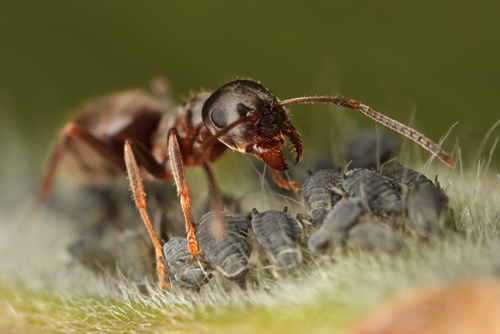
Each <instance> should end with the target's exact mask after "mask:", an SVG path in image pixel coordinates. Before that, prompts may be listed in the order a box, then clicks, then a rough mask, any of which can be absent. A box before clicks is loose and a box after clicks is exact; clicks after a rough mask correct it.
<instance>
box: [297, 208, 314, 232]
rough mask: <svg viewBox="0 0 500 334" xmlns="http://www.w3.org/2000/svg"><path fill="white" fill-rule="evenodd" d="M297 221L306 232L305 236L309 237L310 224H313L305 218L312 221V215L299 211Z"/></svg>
mask: <svg viewBox="0 0 500 334" xmlns="http://www.w3.org/2000/svg"><path fill="white" fill-rule="evenodd" d="M296 217H297V221H298V223H299V226H300V227H301V229H302V231H303V232H304V236H305V237H306V238H309V228H308V227H309V226H311V224H310V223H307V222H305V221H304V220H307V221H311V216H309V215H305V214H303V213H297V216H296Z"/></svg>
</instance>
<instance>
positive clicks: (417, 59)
mask: <svg viewBox="0 0 500 334" xmlns="http://www.w3.org/2000/svg"><path fill="white" fill-rule="evenodd" d="M499 17H500V2H498V1H456V0H455V1H329V2H326V1H307V2H306V1H281V2H271V1H252V2H236V1H210V2H209V1H204V2H202V1H183V2H181V1H178V2H169V1H140V2H139V1H128V0H127V1H123V0H121V1H117V0H113V1H103V0H98V1H97V0H86V1H53V0H44V1H17V0H16V1H2V2H1V4H0V50H1V51H0V113H1V116H0V120H2V123H3V124H4V125H5V124H8V127H7V128H8V129H9V130H11V131H13V132H15V133H20V134H21V136H22V138H24V140H25V141H26V143H27V144H28V146H29V147H30V148H31V149H32V152H33V159H34V160H33V161H34V166H36V167H35V168H37V169H39V168H40V167H41V163H42V162H43V161H44V160H45V159H46V156H47V154H48V151H49V147H50V145H51V143H52V141H53V139H54V138H55V135H56V133H57V131H58V130H59V129H60V128H61V127H62V125H63V124H64V123H65V122H67V121H68V119H70V114H71V112H72V111H74V110H75V109H77V108H78V106H80V105H81V104H82V103H83V102H85V101H86V100H88V99H89V98H92V97H96V96H100V95H103V94H107V93H110V92H114V91H118V90H125V89H129V88H133V87H141V86H145V85H147V83H148V82H149V80H150V79H152V78H153V77H155V76H158V75H163V76H165V77H167V78H168V79H169V80H170V81H171V83H172V85H173V87H174V89H175V94H176V95H177V96H187V95H188V94H189V91H198V90H199V89H200V88H205V89H210V90H212V89H216V88H217V87H219V86H220V85H222V84H224V83H226V82H227V81H229V80H231V79H233V78H236V77H247V78H253V79H255V80H259V81H260V82H261V83H263V84H264V85H266V86H267V87H269V88H270V89H271V90H273V91H274V93H275V94H276V95H277V96H278V97H279V98H280V99H286V98H291V97H297V96H304V95H315V94H329V95H340V96H344V97H349V98H353V99H356V100H358V101H361V102H362V103H365V104H367V105H369V106H371V107H372V108H373V109H375V110H377V111H380V112H382V113H385V114H386V115H388V116H390V117H393V118H395V119H397V120H399V121H401V122H404V123H408V122H409V120H410V118H411V113H412V111H413V110H416V115H415V122H414V123H412V125H413V126H415V127H416V128H417V129H418V130H419V131H421V132H423V133H425V134H426V135H428V136H429V137H430V138H431V139H433V140H435V141H438V140H439V139H440V138H441V137H443V136H444V135H445V134H446V132H447V131H448V129H449V128H450V126H451V125H452V124H454V123H455V122H459V124H458V125H457V127H455V128H454V130H453V132H452V134H451V137H450V138H449V139H448V140H447V141H446V142H445V144H444V147H445V148H446V149H447V150H450V151H451V150H453V149H454V147H455V144H456V139H457V138H458V141H459V143H460V146H461V148H462V150H463V151H465V152H471V148H474V147H477V143H478V142H480V141H481V140H482V138H483V137H484V133H485V132H486V131H487V130H488V129H489V127H491V125H492V124H493V123H494V122H496V121H497V119H499V118H500V112H499V110H500V108H499V106H498V105H497V101H496V95H497V94H498V92H499V88H500V61H499V60H500V38H499V34H500V19H499ZM291 109H292V113H293V115H294V118H293V123H294V125H295V127H296V128H298V129H299V131H301V133H302V134H303V136H304V137H305V145H306V157H305V158H307V154H308V152H310V151H314V150H316V149H319V148H321V147H326V146H327V145H328V144H329V142H330V139H331V137H332V132H334V131H336V129H342V128H343V127H344V124H338V123H339V122H341V123H342V122H344V121H345V120H346V119H347V120H348V121H346V122H352V123H354V124H356V123H358V124H360V125H362V126H371V127H373V123H372V121H371V120H368V119H366V120H365V119H364V117H363V116H361V115H355V114H353V115H349V116H347V117H345V118H344V117H343V118H338V117H337V118H336V117H334V116H330V115H331V114H332V113H337V111H338V110H340V108H337V109H329V108H328V107H325V106H294V107H293V108H291ZM332 110H333V111H332ZM334 122H337V123H334ZM1 128H2V129H5V128H6V127H5V126H2V127H1ZM496 133H498V130H497V131H496Z"/></svg>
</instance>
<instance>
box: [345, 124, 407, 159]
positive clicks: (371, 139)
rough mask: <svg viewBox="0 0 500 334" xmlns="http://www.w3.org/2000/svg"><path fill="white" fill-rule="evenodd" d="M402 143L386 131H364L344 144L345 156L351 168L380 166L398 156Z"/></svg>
mask: <svg viewBox="0 0 500 334" xmlns="http://www.w3.org/2000/svg"><path fill="white" fill-rule="evenodd" d="M399 147H400V143H399V141H397V140H396V139H395V138H394V137H393V136H390V135H388V134H386V133H384V132H382V131H381V132H376V131H363V132H360V133H358V134H357V135H356V136H354V137H352V138H351V139H349V140H348V141H347V142H346V143H345V145H344V158H345V161H346V162H348V163H349V167H350V168H363V167H364V168H378V167H379V166H380V165H381V164H383V163H385V162H387V161H389V160H391V159H392V158H393V157H395V156H397V154H398V152H399Z"/></svg>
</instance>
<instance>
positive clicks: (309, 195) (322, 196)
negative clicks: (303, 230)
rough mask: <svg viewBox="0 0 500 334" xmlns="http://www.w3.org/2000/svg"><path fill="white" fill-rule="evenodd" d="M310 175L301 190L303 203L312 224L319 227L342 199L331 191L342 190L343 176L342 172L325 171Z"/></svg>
mask: <svg viewBox="0 0 500 334" xmlns="http://www.w3.org/2000/svg"><path fill="white" fill-rule="evenodd" d="M309 175H310V176H309V178H307V179H306V180H305V181H304V183H302V186H301V188H300V190H301V195H302V201H303V203H304V206H305V207H306V210H307V211H308V213H309V216H310V220H311V221H312V223H313V224H315V225H317V226H319V225H320V224H321V223H323V220H324V219H325V217H326V215H327V214H328V212H330V210H331V209H332V207H334V206H335V204H337V202H339V201H340V200H341V199H342V197H341V196H340V195H339V194H337V193H335V192H333V191H332V190H331V189H330V188H331V187H335V188H338V189H342V174H341V173H340V170H333V169H324V170H320V171H318V172H316V173H314V174H313V173H312V172H310V173H309ZM299 217H300V218H302V216H299ZM308 220H309V219H308Z"/></svg>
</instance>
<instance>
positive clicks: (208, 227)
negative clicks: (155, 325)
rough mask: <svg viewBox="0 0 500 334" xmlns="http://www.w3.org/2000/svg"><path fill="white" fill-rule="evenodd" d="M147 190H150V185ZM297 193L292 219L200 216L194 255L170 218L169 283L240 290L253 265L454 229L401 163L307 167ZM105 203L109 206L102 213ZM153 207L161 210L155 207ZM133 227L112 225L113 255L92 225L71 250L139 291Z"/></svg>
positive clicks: (279, 264) (391, 244)
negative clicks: (224, 284) (297, 209)
mask: <svg viewBox="0 0 500 334" xmlns="http://www.w3.org/2000/svg"><path fill="white" fill-rule="evenodd" d="M366 162H367V163H368V160H367V161H366ZM148 190H150V193H151V194H153V191H152V190H154V187H151V186H149V188H148ZM117 193H118V192H117V191H115V194H114V195H115V196H116V195H117ZM300 195H301V197H302V200H303V207H302V213H299V214H297V220H296V219H295V218H294V217H292V216H291V215H290V214H288V209H287V208H286V207H285V208H284V209H283V210H282V211H277V210H269V211H263V212H259V211H258V210H257V209H255V208H254V209H253V210H252V212H251V213H250V212H249V213H238V212H241V209H240V208H239V205H238V203H237V202H235V201H234V200H233V201H230V200H227V201H229V202H230V204H229V205H227V204H226V206H227V207H229V208H230V210H231V212H232V214H229V213H228V212H222V213H221V215H222V217H223V222H224V229H223V233H217V228H216V219H217V215H216V213H215V212H208V213H206V214H204V215H203V216H201V218H200V219H198V220H197V221H196V222H195V223H194V230H195V233H196V236H197V240H198V244H199V245H200V247H201V249H203V253H202V256H200V257H199V258H193V257H192V255H191V253H190V251H189V248H188V242H187V240H186V238H185V236H180V235H182V231H180V230H179V229H177V230H176V229H175V227H176V226H177V227H179V226H182V225H181V222H179V221H178V222H175V221H169V226H170V227H171V229H170V230H169V231H167V233H166V234H164V235H165V238H168V239H169V240H168V242H166V243H164V245H163V253H164V260H163V261H164V262H163V265H164V267H165V277H166V281H167V282H172V283H174V284H176V285H179V286H180V287H182V288H183V289H187V290H191V291H199V290H200V288H201V287H202V286H203V285H205V284H207V283H208V282H209V281H210V279H212V278H213V277H214V276H219V277H220V278H221V279H227V280H230V281H233V282H235V283H236V284H237V285H239V286H240V287H243V288H244V287H245V286H246V282H247V278H248V277H249V275H250V274H251V272H252V270H253V269H259V270H262V269H263V268H268V269H269V270H270V272H271V273H272V274H273V275H274V276H275V277H277V278H283V277H287V276H289V275H290V274H293V273H294V272H295V271H296V270H297V269H298V268H300V267H303V268H306V267H307V264H303V263H302V262H303V257H302V254H303V253H304V252H305V253H309V252H310V253H312V254H313V255H316V256H325V255H326V256H328V257H330V256H335V252H338V251H340V250H341V249H345V248H358V249H362V250H366V251H383V252H396V251H398V250H400V249H401V248H402V247H403V246H404V238H405V235H409V234H413V235H414V236H416V237H417V238H418V239H420V240H426V239H428V238H430V237H431V236H433V235H438V234H439V233H441V232H442V231H444V230H445V229H446V228H449V229H452V228H453V224H454V222H453V214H452V213H451V212H450V211H451V209H450V208H449V207H448V206H447V203H448V198H447V196H446V195H445V194H444V193H443V191H442V189H441V188H440V186H439V183H438V182H437V180H436V182H435V183H434V182H432V181H431V180H429V179H428V178H427V177H425V176H424V175H422V174H420V173H418V172H417V171H415V170H412V169H410V168H405V167H402V166H400V165H399V164H397V165H396V166H392V167H384V168H382V170H381V171H380V172H379V171H376V170H375V169H367V168H355V169H352V170H349V171H347V172H346V173H342V172H341V171H340V169H325V170H319V171H317V172H315V173H312V172H309V176H308V177H307V179H305V180H304V181H303V182H302V184H301V187H300ZM82 198H83V197H82ZM227 201H226V202H227ZM152 202H153V203H154V201H152ZM115 205H116V204H115ZM122 205H123V204H122ZM109 208H110V205H109V203H106V204H105V205H104V207H101V208H100V210H101V211H103V209H106V210H109ZM122 209H123V208H122ZM125 209H126V208H125ZM130 209H132V206H130V208H129V210H130ZM178 209H179V208H178ZM150 210H160V208H159V207H158V206H156V205H154V206H152V207H150ZM95 211H98V210H95ZM179 211H180V210H179ZM152 214H154V212H152ZM178 214H179V215H180V212H178ZM108 215H109V214H108ZM122 218H123V217H122ZM87 219H88V218H87ZM134 219H135V220H136V221H138V220H139V219H140V218H139V217H138V216H134ZM131 224H132V222H130V223H128V224H125V226H122V227H116V228H118V229H124V230H125V232H123V235H122V236H121V238H120V242H119V252H118V253H115V254H110V253H109V252H106V251H103V249H101V248H98V247H97V246H96V245H97V244H98V242H99V239H100V238H102V236H98V235H97V234H96V232H95V226H93V227H91V228H89V229H88V230H87V233H86V234H85V235H84V236H82V239H81V240H80V241H79V242H78V243H76V244H73V245H71V247H70V251H71V252H72V253H73V255H74V256H75V257H76V258H77V259H78V260H79V261H80V262H82V263H84V264H86V265H87V266H89V267H91V268H93V269H97V268H98V267H100V268H102V267H110V268H112V267H113V266H115V265H116V261H118V265H119V267H120V269H121V271H122V272H123V274H124V275H125V276H126V277H128V278H129V279H130V280H131V281H134V282H135V283H136V284H137V285H138V286H139V288H140V289H141V291H144V286H143V284H144V280H145V278H146V277H149V278H151V277H152V274H153V263H152V261H151V251H152V248H151V246H150V245H149V244H148V243H147V241H146V239H144V236H143V235H141V234H140V233H138V232H136V231H135V230H133V229H132V226H131ZM172 227H173V228H174V229H172ZM408 232H409V233H408ZM89 233H90V234H89ZM114 233H116V229H115V230H114ZM172 235H177V236H172ZM89 242H90V243H89ZM106 242H109V239H108V241H106ZM82 243H86V245H85V247H86V248H83V246H82ZM77 245H80V246H79V248H78V247H77ZM96 247H97V248H96ZM309 257H310V256H307V257H306V258H309ZM215 273H218V275H214V274H215Z"/></svg>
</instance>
